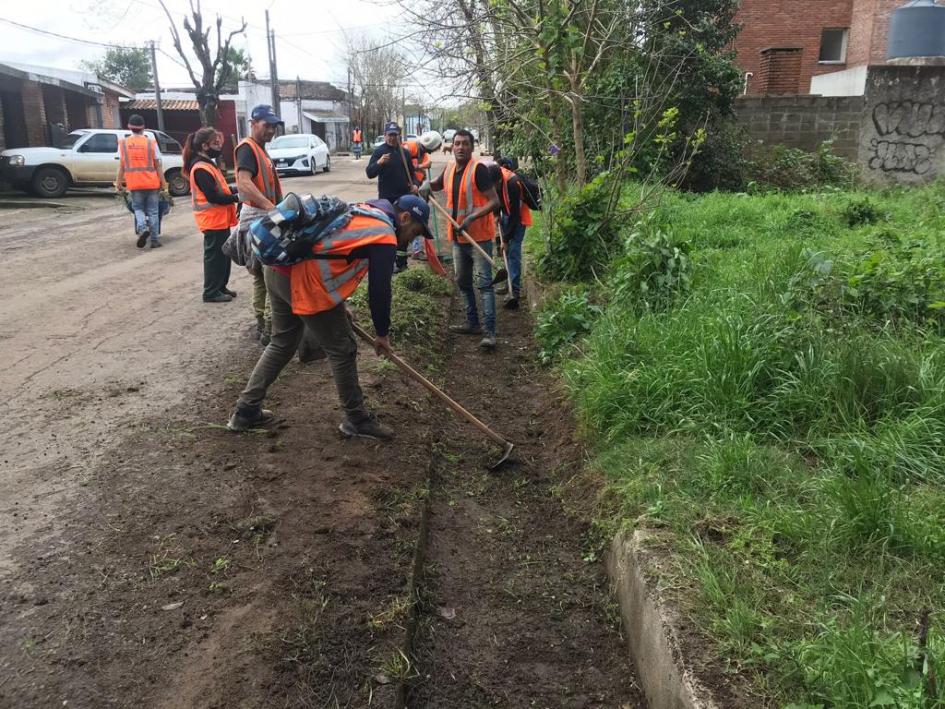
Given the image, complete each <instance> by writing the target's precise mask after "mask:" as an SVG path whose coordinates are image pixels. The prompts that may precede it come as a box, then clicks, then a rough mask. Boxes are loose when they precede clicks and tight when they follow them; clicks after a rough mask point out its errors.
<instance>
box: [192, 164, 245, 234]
mask: <svg viewBox="0 0 945 709" xmlns="http://www.w3.org/2000/svg"><path fill="white" fill-rule="evenodd" d="M197 170H203V171H205V172H208V173H210V175H212V176H213V179H214V180H215V181H216V183H217V187H218V189H219V190H220V192H221V193H223V194H228V195H229V194H233V193H232V192H231V191H230V186H229V185H228V184H226V179H225V178H224V177H223V173H222V172H220V170H219V169H218V168H217V167H216V165H213V164H211V163H208V162H198V163H195V164H194V166H193V167H192V168H191V170H190V195H191V196H190V203H191V206H193V209H194V220H195V221H196V222H197V228H198V229H200V231H211V230H214V231H216V230H219V229H229V228H230V227H231V226H233V225H234V224H236V205H235V204H213V203H212V202H209V201H208V200H207V197H206V195H205V194H204V193H203V191H202V190H201V189H200V186H199V185H198V184H197V178H196V173H197Z"/></svg>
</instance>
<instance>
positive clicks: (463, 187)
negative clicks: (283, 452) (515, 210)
mask: <svg viewBox="0 0 945 709" xmlns="http://www.w3.org/2000/svg"><path fill="white" fill-rule="evenodd" d="M478 164H479V162H478V161H477V160H476V159H475V158H470V160H469V163H467V165H466V168H465V169H464V170H463V174H462V175H461V176H460V180H462V182H461V183H460V186H459V197H460V200H459V201H460V204H457V205H454V204H453V182H454V180H455V178H456V163H455V162H451V163H448V164H447V166H446V172H445V173H444V176H443V189H444V190H445V191H446V208H447V209H448V210H450V211H451V212H452V211H454V208H455V212H456V216H455V219H456V221H457V222H459V223H462V221H463V220H464V219H465V218H466V217H468V216H469V215H470V214H472V213H473V212H475V211H476V210H477V209H479V207H482V206H485V205H486V204H487V203H488V201H489V200H488V199H487V198H486V196H485V195H484V194H482V193H481V192H480V191H479V189H478V188H477V187H476V166H477V165H478ZM464 198H465V199H464ZM454 231H455V229H454V227H453V225H452V224H450V225H449V237H450V240H452V241H459V242H460V243H463V242H465V239H459V237H458V235H457V234H455V233H454ZM466 232H467V233H468V234H469V235H470V236H471V237H472V238H473V239H474V240H475V241H489V240H491V239H492V238H493V237H494V236H495V221H494V220H493V218H492V214H486V215H485V216H483V217H481V218H479V219H477V220H476V221H475V222H473V223H472V225H471V226H470V227H469V228H468V229H467V230H466Z"/></svg>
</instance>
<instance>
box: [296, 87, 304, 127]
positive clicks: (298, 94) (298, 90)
mask: <svg viewBox="0 0 945 709" xmlns="http://www.w3.org/2000/svg"><path fill="white" fill-rule="evenodd" d="M295 110H296V111H297V112H298V114H299V133H304V132H305V131H304V130H302V80H301V79H300V78H299V75H298V74H296V75H295Z"/></svg>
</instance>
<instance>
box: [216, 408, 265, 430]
mask: <svg viewBox="0 0 945 709" xmlns="http://www.w3.org/2000/svg"><path fill="white" fill-rule="evenodd" d="M274 420H275V415H274V414H273V413H272V412H271V411H269V410H268V409H264V408H262V407H260V406H259V405H258V404H257V405H256V406H245V405H244V404H237V405H236V411H234V412H233V415H232V416H230V420H229V421H228V422H227V424H226V427H227V428H228V429H229V430H231V431H233V432H234V433H242V432H244V431H251V430H252V429H254V428H265V427H266V426H268V425H269V424H271V423H272V422H273V421H274Z"/></svg>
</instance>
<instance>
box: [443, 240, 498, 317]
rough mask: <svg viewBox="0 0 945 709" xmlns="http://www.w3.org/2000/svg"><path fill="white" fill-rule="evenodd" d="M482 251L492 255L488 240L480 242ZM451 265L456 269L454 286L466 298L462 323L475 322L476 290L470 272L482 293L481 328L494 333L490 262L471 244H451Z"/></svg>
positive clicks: (490, 243)
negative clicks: (464, 318) (464, 320)
mask: <svg viewBox="0 0 945 709" xmlns="http://www.w3.org/2000/svg"><path fill="white" fill-rule="evenodd" d="M478 243H479V245H480V246H481V247H482V248H483V250H484V251H485V252H486V253H487V254H489V255H490V256H491V255H492V241H491V240H489V241H480V242H478ZM453 267H454V268H455V269H456V285H457V286H459V290H460V292H461V293H462V294H463V298H465V299H466V322H468V323H469V324H470V325H472V326H473V327H476V326H478V325H479V311H478V310H477V309H476V291H475V289H473V271H475V275H476V288H478V289H479V293H480V294H481V296H482V315H483V318H484V319H485V330H486V332H491V333H492V334H493V335H494V334H495V289H494V288H493V287H492V264H490V263H489V262H488V261H486V259H484V258H483V256H482V254H480V253H479V251H478V250H477V249H476V248H475V247H474V246H473V245H472V244H455V243H454V244H453Z"/></svg>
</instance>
